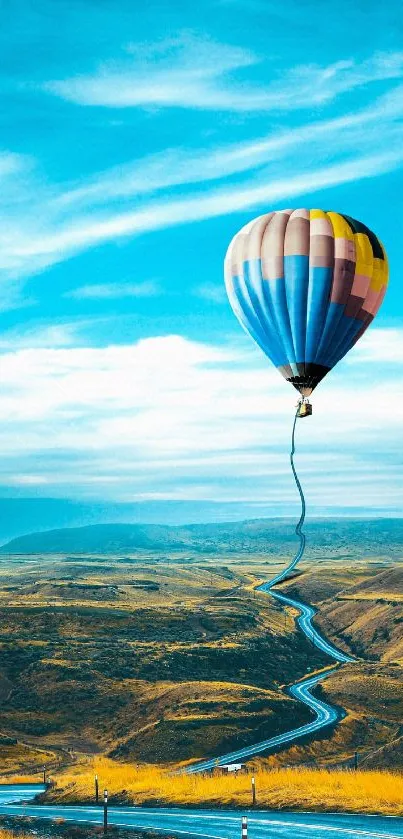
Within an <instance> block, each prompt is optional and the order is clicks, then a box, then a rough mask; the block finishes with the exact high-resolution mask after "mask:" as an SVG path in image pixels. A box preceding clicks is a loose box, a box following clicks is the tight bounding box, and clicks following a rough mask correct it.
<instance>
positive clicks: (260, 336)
mask: <svg viewBox="0 0 403 839" xmlns="http://www.w3.org/2000/svg"><path fill="white" fill-rule="evenodd" d="M232 285H233V294H231V295H230V300H231V305H232V307H233V309H234V311H235V313H236V314H237V317H238V319H239V320H240V322H241V324H242V326H243V327H244V329H245V331H246V332H249V333H250V334H251V335H252V337H253V338H254V340H255V341H256V343H257V344H258V345H259V347H260V349H261V350H263V352H264V353H265V355H267V357H268V358H270V361H272V362H273V364H274V365H275V366H276V367H279V366H281V365H282V364H286V358H285V355H284V354H283V355H282V354H281V352H280V351H279V347H278V345H277V343H276V342H275V341H272V340H271V332H270V335H269V334H268V333H266V332H265V331H264V329H263V327H262V324H261V323H260V320H259V318H258V317H257V316H256V314H255V311H254V308H253V303H252V302H251V299H250V297H249V289H248V287H247V286H246V283H245V280H244V278H243V277H242V278H241V277H239V275H238V276H234V277H233V281H232Z"/></svg>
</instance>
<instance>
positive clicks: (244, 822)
mask: <svg viewBox="0 0 403 839" xmlns="http://www.w3.org/2000/svg"><path fill="white" fill-rule="evenodd" d="M241 839H248V819H247V817H246V816H242V833H241Z"/></svg>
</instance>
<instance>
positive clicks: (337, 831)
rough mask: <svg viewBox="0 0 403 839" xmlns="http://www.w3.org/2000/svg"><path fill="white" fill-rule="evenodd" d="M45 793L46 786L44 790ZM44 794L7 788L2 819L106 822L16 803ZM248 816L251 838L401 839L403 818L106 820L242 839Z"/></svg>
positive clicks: (86, 812) (89, 811) (193, 815)
mask: <svg viewBox="0 0 403 839" xmlns="http://www.w3.org/2000/svg"><path fill="white" fill-rule="evenodd" d="M42 789H43V788H42ZM39 791H40V789H39V787H38V786H35V787H34V786H33V787H31V788H30V787H28V786H27V787H18V789H17V788H14V790H13V789H12V788H11V787H8V788H5V787H3V788H2V789H1V792H0V802H2V803H0V815H7V816H28V817H30V818H40V819H63V820H64V821H66V822H69V821H71V822H75V823H80V822H83V823H85V824H102V821H103V812H102V807H95V806H94V807H78V806H77V807H69V806H55V805H51V806H47V805H42V804H41V805H35V804H32V803H26V804H22V803H20V804H12V803H9V802H11V801H14V802H15V801H18V800H19V801H20V802H21V801H22V800H26V799H27V798H31V799H32V797H33V796H34V795H36V794H37V793H38V792H39ZM242 815H246V816H247V817H248V825H249V836H250V837H251V839H273V837H277V839H278V837H279V836H281V837H282V839H330V837H334V839H363V838H364V837H365V839H402V837H403V819H400V818H397V817H396V818H395V817H387V816H359V815H341V814H333V813H287V812H282V811H280V812H278V811H276V812H270V811H263V810H254V811H249V812H248V811H245V812H244V813H242V814H241V813H240V812H239V811H236V810H191V809H181V808H178V809H175V808H170V807H162V808H158V809H157V808H155V809H154V808H153V809H150V808H147V807H125V806H121V807H109V812H108V822H109V824H111V825H116V826H119V827H131V828H134V829H137V830H151V831H155V832H157V833H161V834H163V835H164V834H166V833H167V834H170V835H172V834H174V835H177V836H189V837H192V836H194V837H202V839H238V837H239V839H240V837H241V816H242Z"/></svg>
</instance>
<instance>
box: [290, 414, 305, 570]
mask: <svg viewBox="0 0 403 839" xmlns="http://www.w3.org/2000/svg"><path fill="white" fill-rule="evenodd" d="M298 412H299V406H298V408H297V412H296V414H295V417H294V425H293V427H292V435H291V452H290V463H291V469H292V473H293V475H294V480H295V483H296V485H297V489H298V492H299V497H300V499H301V516H300V520H299V522H298V524H297V526H296V528H295V533H296V536H299V542H300V544H299V549H298V551H297V553H296V555H295V557H294V559H293V561H292V563H291V565H290V567H289V569H288V570H289V571H290V570H291V568H295V566H296V565H297V563H298V562H299V561H300V559H302V557H303V555H304V551H305V544H306V536H305V533H304V532H303V530H302V525H303V523H304V521H305V509H306V508H305V498H304V493H303V491H302V486H301V483H300V480H299V477H298V475H297V471H296V469H295V465H294V454H295V426H296V424H297V418H298Z"/></svg>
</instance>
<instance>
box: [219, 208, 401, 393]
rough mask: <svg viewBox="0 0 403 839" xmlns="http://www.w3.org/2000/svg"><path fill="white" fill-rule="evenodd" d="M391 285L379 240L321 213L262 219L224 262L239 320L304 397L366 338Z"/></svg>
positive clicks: (290, 212)
mask: <svg viewBox="0 0 403 839" xmlns="http://www.w3.org/2000/svg"><path fill="white" fill-rule="evenodd" d="M387 282H388V263H387V257H386V253H385V250H384V248H383V246H382V244H381V242H380V241H379V239H378V238H377V237H376V236H375V234H374V233H372V231H371V230H369V229H368V228H367V227H366V226H365V225H364V224H361V222H358V221H355V219H352V218H350V216H345V215H341V214H340V213H333V212H325V211H324V210H304V209H302V210H279V211H277V212H272V213H267V214H265V215H263V216H259V217H258V218H256V219H254V220H253V221H251V222H249V224H247V225H246V226H245V227H243V228H242V229H241V230H240V231H239V233H237V235H236V236H235V237H234V239H233V240H232V242H231V244H230V246H229V248H228V251H227V255H226V259H225V284H226V288H227V293H228V297H229V300H230V303H231V306H232V309H233V311H234V313H235V315H236V316H237V318H238V320H239V321H240V323H241V324H242V326H243V327H244V329H245V330H246V331H247V332H248V333H249V334H250V335H251V336H252V338H253V339H254V340H255V341H256V343H257V344H258V345H259V346H260V347H261V349H262V350H263V352H264V353H265V354H266V355H267V356H268V358H270V360H271V361H272V362H273V364H275V365H276V367H277V368H278V370H279V371H280V373H282V375H283V376H284V378H285V379H287V381H289V382H291V383H292V384H293V385H294V387H296V388H297V390H299V391H300V393H302V394H303V395H304V396H309V394H310V393H312V391H313V390H314V388H315V387H316V385H317V384H318V383H319V382H320V381H321V380H322V379H323V378H324V376H326V374H327V373H328V372H329V370H331V369H332V367H334V366H335V364H337V362H338V361H340V359H341V358H343V356H344V355H345V354H346V353H347V352H348V350H349V349H351V347H352V346H353V344H355V342H356V341H357V340H358V339H359V338H360V336H361V335H362V334H363V333H364V332H365V330H366V329H367V327H368V326H369V324H370V323H371V321H372V320H373V318H374V317H375V315H376V313H377V311H378V309H379V307H380V305H381V303H382V300H383V298H384V295H385V291H386V287H387Z"/></svg>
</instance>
